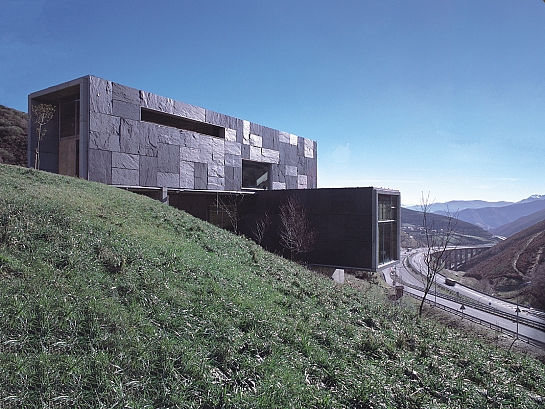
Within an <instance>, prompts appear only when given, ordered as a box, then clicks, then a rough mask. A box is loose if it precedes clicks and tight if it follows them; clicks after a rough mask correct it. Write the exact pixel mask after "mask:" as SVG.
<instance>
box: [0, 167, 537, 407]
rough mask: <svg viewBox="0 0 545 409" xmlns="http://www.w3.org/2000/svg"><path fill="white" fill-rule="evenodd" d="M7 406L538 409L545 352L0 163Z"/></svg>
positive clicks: (0, 344) (177, 220) (132, 200)
mask: <svg viewBox="0 0 545 409" xmlns="http://www.w3.org/2000/svg"><path fill="white" fill-rule="evenodd" d="M0 277H1V279H2V286H0V406H1V407H2V408H6V407H7V408H10V407H13V408H19V407H80V408H81V407H114V406H115V407H142V408H143V407H157V408H159V407H171V408H174V407H180V408H288V407H291V408H303V407H304V408H333V407H334V408H345V407H346V408H378V407H386V408H417V407H418V408H420V407H434V408H452V407H464V408H469V407H502V408H537V407H542V405H543V403H544V402H545V366H544V365H543V364H542V363H541V362H539V361H537V360H534V359H531V358H528V357H524V356H520V355H516V354H513V353H509V352H506V351H505V350H502V349H497V348H495V347H494V346H492V345H488V344H486V343H485V341H484V340H483V339H482V338H481V339H477V338H476V337H473V336H472V335H468V334H463V333H460V332H457V331H455V330H453V329H449V328H446V327H442V326H439V325H437V324H434V323H433V322H431V321H429V320H426V319H424V320H422V321H420V322H418V321H417V318H416V313H415V310H414V308H413V307H412V305H411V303H410V302H408V303H407V305H406V306H404V305H403V304H401V305H399V304H390V303H388V302H387V301H386V299H385V297H384V294H383V293H382V291H381V290H380V288H378V287H370V289H368V290H367V291H365V292H360V291H356V290H355V289H353V288H351V287H349V286H338V285H335V284H334V283H333V282H332V281H331V280H329V279H326V278H323V277H320V276H317V275H315V274H314V273H311V272H309V271H307V270H305V269H303V268H301V267H300V266H297V265H295V264H293V263H291V262H288V261H286V260H283V259H281V258H278V257H276V256H273V255H271V254H268V253H266V252H264V251H262V250H261V249H260V248H259V247H258V246H256V245H254V244H253V243H252V242H250V241H248V240H246V239H244V238H241V237H235V236H233V235H231V234H230V233H228V232H225V231H222V230H219V229H217V228H214V227H213V226H211V225H208V224H206V223H204V222H201V221H199V220H196V219H194V218H192V217H190V216H188V215H186V214H185V213H183V212H179V211H177V210H175V209H173V208H171V207H168V206H165V205H161V204H160V203H158V202H154V201H152V200H150V199H148V198H145V197H140V196H136V195H134V194H131V193H128V192H125V191H122V190H119V189H115V188H112V187H108V186H104V185H100V184H96V183H89V182H86V181H83V180H78V179H74V178H67V177H60V176H57V175H51V174H47V173H43V172H37V171H33V170H28V169H23V168H18V167H13V166H6V165H0Z"/></svg>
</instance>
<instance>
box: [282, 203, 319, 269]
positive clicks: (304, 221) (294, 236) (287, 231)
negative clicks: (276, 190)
mask: <svg viewBox="0 0 545 409" xmlns="http://www.w3.org/2000/svg"><path fill="white" fill-rule="evenodd" d="M280 221H281V227H280V243H281V244H282V246H283V247H284V248H286V249H287V250H289V251H290V253H291V257H292V259H296V258H297V257H298V256H299V255H301V254H305V253H309V252H310V251H312V250H313V249H314V244H315V243H316V237H317V232H316V230H315V229H314V228H313V227H312V226H311V223H310V220H309V219H308V217H307V213H306V211H305V208H304V207H303V205H302V203H301V202H300V200H299V199H297V198H294V197H289V198H288V199H287V201H286V202H285V203H282V204H281V205H280Z"/></svg>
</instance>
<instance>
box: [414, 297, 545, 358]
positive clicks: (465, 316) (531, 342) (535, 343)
mask: <svg viewBox="0 0 545 409" xmlns="http://www.w3.org/2000/svg"><path fill="white" fill-rule="evenodd" d="M409 287H412V286H409ZM407 294H409V295H410V296H411V297H413V298H416V299H417V300H421V299H422V297H420V296H418V295H416V294H413V293H410V292H408V293H407ZM425 302H426V303H428V304H433V301H432V300H428V299H426V300H425ZM435 306H437V307H438V308H440V309H442V310H444V311H447V312H449V313H451V314H455V315H458V316H461V317H462V319H468V320H469V321H472V322H475V323H477V324H479V325H483V326H485V327H489V328H490V329H493V330H494V331H497V332H499V333H501V334H505V335H508V336H511V337H513V338H516V339H520V340H521V341H523V342H525V343H527V344H529V345H533V346H535V347H538V348H541V349H545V342H540V341H537V340H535V339H533V338H530V337H527V336H525V335H521V334H519V333H517V332H515V331H511V330H509V329H506V328H503V327H501V326H499V325H496V324H492V323H491V322H488V321H484V320H482V319H480V318H477V317H473V316H471V315H468V314H465V313H463V312H460V311H458V310H455V309H454V308H450V307H447V306H446V305H442V304H435ZM519 323H520V321H519Z"/></svg>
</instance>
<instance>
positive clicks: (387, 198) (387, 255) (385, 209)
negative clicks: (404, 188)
mask: <svg viewBox="0 0 545 409" xmlns="http://www.w3.org/2000/svg"><path fill="white" fill-rule="evenodd" d="M398 199H399V197H398V196H394V195H381V194H379V195H378V239H379V264H384V263H388V262H390V261H393V260H397V253H398V245H397V243H398V237H397V223H398V220H397V213H398Z"/></svg>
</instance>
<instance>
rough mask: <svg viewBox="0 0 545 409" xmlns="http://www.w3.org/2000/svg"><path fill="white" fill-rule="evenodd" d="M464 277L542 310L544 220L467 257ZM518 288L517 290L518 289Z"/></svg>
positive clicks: (544, 303)
mask: <svg viewBox="0 0 545 409" xmlns="http://www.w3.org/2000/svg"><path fill="white" fill-rule="evenodd" d="M466 270H467V272H466V273H465V275H464V277H466V278H467V277H470V278H475V279H477V280H478V281H479V282H480V283H481V288H482V289H487V288H488V292H494V293H497V294H498V295H499V296H503V297H505V298H517V297H519V296H520V295H523V297H521V299H523V300H524V302H525V303H530V304H531V305H532V306H534V307H536V308H539V309H543V310H545V221H541V222H539V223H536V224H534V225H532V226H530V227H528V228H526V229H524V230H523V231H521V232H519V233H517V234H515V235H513V236H511V237H509V238H508V239H507V240H505V241H502V242H501V243H499V244H497V245H495V246H494V247H492V248H490V249H489V250H487V251H485V252H484V253H481V254H479V255H478V256H476V257H474V258H473V259H470V260H469V262H468V263H467V265H466ZM519 289H520V290H521V291H518V290H519Z"/></svg>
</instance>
